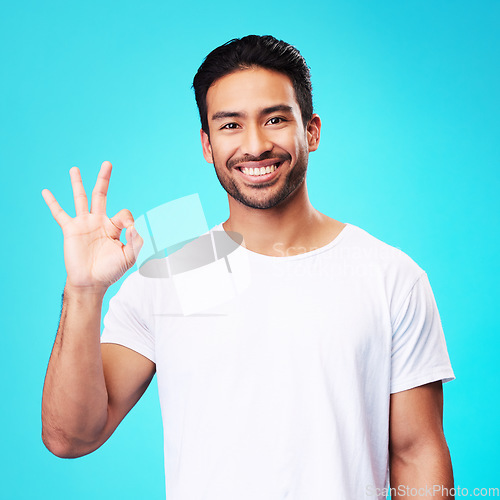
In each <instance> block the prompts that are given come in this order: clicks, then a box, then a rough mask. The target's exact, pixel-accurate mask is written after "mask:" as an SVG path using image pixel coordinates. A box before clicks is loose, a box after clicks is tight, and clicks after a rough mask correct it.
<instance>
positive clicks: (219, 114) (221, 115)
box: [212, 111, 245, 120]
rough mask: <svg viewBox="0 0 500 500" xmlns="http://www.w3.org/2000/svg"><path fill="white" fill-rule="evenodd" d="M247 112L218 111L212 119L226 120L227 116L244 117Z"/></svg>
mask: <svg viewBox="0 0 500 500" xmlns="http://www.w3.org/2000/svg"><path fill="white" fill-rule="evenodd" d="M244 116H245V113H240V112H239V111H217V113H214V114H213V115H212V120H224V119H226V118H242V117H244Z"/></svg>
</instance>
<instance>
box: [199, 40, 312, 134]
mask: <svg viewBox="0 0 500 500" xmlns="http://www.w3.org/2000/svg"><path fill="white" fill-rule="evenodd" d="M252 67H262V68H265V69H270V70H273V71H277V72H279V73H283V74H285V75H286V76H288V77H289V78H290V80H291V81H292V84H293V88H294V90H295V97H296V99H297V102H298V104H299V107H300V111H301V115H302V122H303V124H304V127H305V126H306V125H307V123H308V122H309V120H310V119H311V118H312V114H313V104H312V85H311V75H310V73H309V67H308V66H307V64H306V61H305V59H304V58H303V57H302V55H301V54H300V52H299V51H298V50H297V49H296V48H295V47H293V46H292V45H290V44H288V43H286V42H284V41H282V40H277V39H276V38H274V37H273V36H270V35H265V36H259V35H248V36H245V37H243V38H235V39H233V40H230V41H229V42H226V43H225V44H224V45H221V46H220V47H217V48H216V49H214V50H212V52H210V54H208V56H207V57H206V58H205V60H204V61H203V63H202V64H201V66H200V67H199V68H198V72H197V73H196V75H195V77H194V79H193V88H194V93H195V97H196V104H197V105H198V111H199V112H200V119H201V128H202V129H203V130H204V131H205V132H206V133H207V134H209V129H208V117H207V92H208V89H209V88H210V86H211V85H212V84H213V83H214V82H215V81H216V80H218V79H219V78H222V77H223V76H225V75H228V74H230V73H234V72H235V71H237V70H242V69H250V68H252Z"/></svg>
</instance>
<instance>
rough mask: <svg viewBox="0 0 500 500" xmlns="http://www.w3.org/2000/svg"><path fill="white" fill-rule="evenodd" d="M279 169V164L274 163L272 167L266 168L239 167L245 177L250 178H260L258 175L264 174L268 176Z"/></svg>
mask: <svg viewBox="0 0 500 500" xmlns="http://www.w3.org/2000/svg"><path fill="white" fill-rule="evenodd" d="M278 167H279V163H275V164H274V165H271V166H268V167H260V168H259V167H255V168H252V167H241V168H240V170H241V172H243V173H244V174H246V175H251V176H260V175H265V174H270V173H272V172H274V171H275V170H276V169H277V168H278Z"/></svg>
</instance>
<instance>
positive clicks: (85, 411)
mask: <svg viewBox="0 0 500 500" xmlns="http://www.w3.org/2000/svg"><path fill="white" fill-rule="evenodd" d="M101 307H102V294H101V293H99V292H90V291H87V292H82V291H78V290H71V288H70V287H68V286H67V287H66V289H65V293H64V301H63V310H62V314H61V322H60V325H59V330H58V332H57V336H56V340H55V343H54V348H53V350H52V354H51V357H50V361H49V366H48V368H47V375H46V378H45V384H44V389H43V398H42V439H43V442H44V443H45V445H46V446H47V448H48V449H49V450H50V451H51V452H52V453H54V454H55V455H57V456H59V457H61V458H75V457H80V456H82V455H86V454H88V453H90V452H92V451H94V450H95V449H97V448H99V446H101V445H102V444H103V443H104V442H105V441H106V440H107V439H108V438H109V437H110V436H111V434H112V433H113V432H114V430H115V429H116V427H117V426H118V424H119V423H120V422H121V421H122V419H123V418H124V417H125V415H126V414H127V413H128V412H129V411H130V409H131V408H132V407H133V406H134V405H135V403H137V401H138V400H139V398H140V397H141V396H142V394H143V393H144V391H145V390H146V388H147V387H148V385H149V383H150V381H151V379H152V377H153V375H154V373H155V365H154V363H153V362H152V361H150V360H149V359H147V358H145V357H144V356H142V355H140V354H138V353H136V352H134V351H132V350H130V349H127V348H126V347H123V346H120V345H116V344H101V342H100V322H101Z"/></svg>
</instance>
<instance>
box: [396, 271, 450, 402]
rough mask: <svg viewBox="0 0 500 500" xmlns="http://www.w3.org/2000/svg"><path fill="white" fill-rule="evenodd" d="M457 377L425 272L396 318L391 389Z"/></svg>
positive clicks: (400, 389) (444, 380)
mask: <svg viewBox="0 0 500 500" xmlns="http://www.w3.org/2000/svg"><path fill="white" fill-rule="evenodd" d="M454 378H455V376H454V374H453V370H452V368H451V364H450V359H449V356H448V350H447V348H446V342H445V338H444V333H443V328H442V326H441V319H440V317H439V312H438V309H437V306H436V301H435V299H434V294H433V293H432V289H431V286H430V283H429V279H428V277H427V274H426V273H425V272H424V273H423V274H421V275H420V277H419V278H418V279H417V281H416V282H415V284H414V285H413V287H412V289H411V290H410V292H409V293H408V295H407V297H406V298H405V299H404V300H403V303H402V305H401V306H400V307H399V310H398V312H397V314H396V317H395V319H394V321H393V335H392V353H391V393H395V392H401V391H405V390H408V389H412V388H414V387H418V386H420V385H424V384H428V383H430V382H435V381H437V380H442V381H443V382H448V381H450V380H453V379H454Z"/></svg>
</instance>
